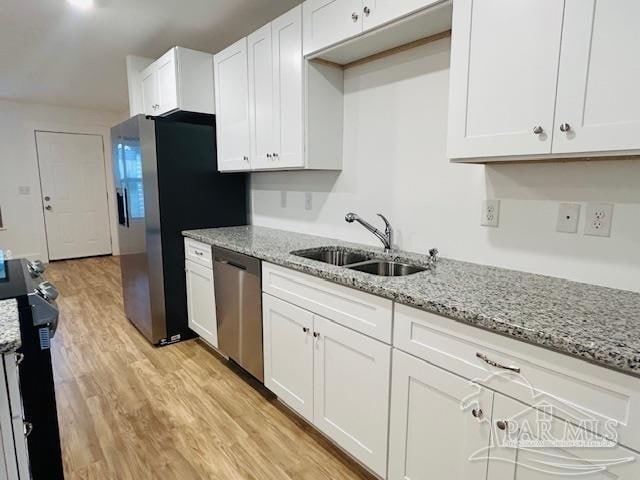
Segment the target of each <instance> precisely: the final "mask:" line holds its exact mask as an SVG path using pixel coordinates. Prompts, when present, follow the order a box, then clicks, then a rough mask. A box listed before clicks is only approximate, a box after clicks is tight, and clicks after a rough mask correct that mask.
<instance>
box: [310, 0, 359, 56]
mask: <svg viewBox="0 0 640 480" xmlns="http://www.w3.org/2000/svg"><path fill="white" fill-rule="evenodd" d="M362 1H363V0H306V2H304V3H303V4H302V15H303V21H304V29H303V31H304V54H305V55H308V54H309V53H312V52H316V51H318V50H322V49H323V48H325V47H328V46H330V45H333V44H334V43H339V42H341V41H342V40H346V39H347V38H349V37H353V36H355V35H358V34H359V33H362Z"/></svg>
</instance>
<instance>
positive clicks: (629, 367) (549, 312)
mask: <svg viewBox="0 0 640 480" xmlns="http://www.w3.org/2000/svg"><path fill="white" fill-rule="evenodd" d="M183 233H184V235H185V236H187V237H190V238H193V239H195V240H198V241H201V242H204V243H208V244H211V245H215V246H219V247H223V248H227V249H230V250H234V251H236V252H240V253H244V254H246V255H251V256H254V257H257V258H260V259H262V260H265V261H268V262H272V263H275V264H278V265H282V266H285V267H289V268H292V269H295V270H299V271H302V272H305V273H309V274H311V275H315V276H318V277H322V278H325V279H327V280H330V281H332V282H335V283H339V284H342V285H347V286H349V287H353V288H357V289H359V290H363V291H365V292H369V293H372V294H374V295H379V296H381V297H386V298H390V299H392V300H395V301H397V302H399V303H402V304H405V305H409V306H412V307H416V308H420V309H423V310H427V311H430V312H433V313H437V314H440V315H445V316H448V317H451V318H453V319H455V320H458V321H461V322H464V323H468V324H470V325H474V326H478V327H482V328H485V329H488V330H492V331H495V332H497V333H501V334H504V335H508V336H510V337H514V338H516V339H520V340H524V341H527V342H530V343H533V344H536V345H540V346H542V347H546V348H550V349H553V350H556V351H559V352H561V353H565V354H569V355H573V356H576V357H579V358H582V359H585V360H588V361H591V362H594V363H597V364H600V365H603V366H606V367H609V368H613V369H616V370H619V371H622V372H624V373H628V374H631V375H635V376H640V293H634V292H629V291H624V290H616V289H612V288H605V287H598V286H595V285H588V284H584V283H577V282H571V281H568V280H563V279H560V278H555V277H547V276H543V275H534V274H531V273H524V272H518V271H514V270H506V269H502V268H495V267H488V266H485V265H478V264H473V263H466V262H459V261H455V260H449V259H445V258H441V259H439V260H438V263H437V266H436V267H435V268H430V269H429V270H427V271H424V272H421V273H416V274H414V275H409V276H407V277H395V278H393V277H392V278H390V277H378V276H375V275H370V274H367V273H362V272H357V271H353V270H349V269H346V268H343V267H336V266H333V265H327V264H324V263H321V262H317V261H313V260H307V259H305V258H301V257H298V256H295V255H292V254H291V253H290V252H292V251H295V250H304V249H308V248H313V247H320V246H336V245H337V246H341V247H344V248H355V249H361V250H365V251H368V252H371V251H375V256H376V257H380V258H390V257H393V258H399V259H401V260H407V261H410V262H412V263H419V264H422V265H424V266H427V265H429V261H428V260H429V259H428V257H427V256H425V255H419V254H412V253H405V252H397V253H394V254H391V255H389V254H385V253H383V251H382V249H380V248H374V247H368V246H363V245H359V244H353V243H348V242H343V241H339V240H334V239H330V238H324V237H317V236H312V235H304V234H298V233H293V232H288V231H283V230H274V229H269V228H264V227H254V226H247V227H228V228H216V229H204V230H191V231H186V232H183Z"/></svg>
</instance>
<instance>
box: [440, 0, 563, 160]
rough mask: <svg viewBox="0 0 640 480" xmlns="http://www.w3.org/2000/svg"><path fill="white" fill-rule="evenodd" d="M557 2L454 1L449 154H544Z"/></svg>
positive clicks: (551, 103)
mask: <svg viewBox="0 0 640 480" xmlns="http://www.w3.org/2000/svg"><path fill="white" fill-rule="evenodd" d="M563 4H564V2H560V1H558V0H525V1H517V2H513V1H509V0H456V1H455V2H454V5H453V28H452V30H453V34H452V35H453V36H452V44H451V73H450V75H451V78H450V92H449V134H448V135H449V139H448V155H449V157H451V158H465V157H490V156H506V155H528V154H544V153H550V152H551V140H552V130H553V114H554V107H555V91H556V79H557V72H558V57H559V54H560V39H561V33H562V14H563Z"/></svg>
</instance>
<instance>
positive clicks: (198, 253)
mask: <svg viewBox="0 0 640 480" xmlns="http://www.w3.org/2000/svg"><path fill="white" fill-rule="evenodd" d="M193 253H195V254H196V255H198V256H199V257H201V256H202V255H204V253H202V252H201V251H199V250H194V251H193Z"/></svg>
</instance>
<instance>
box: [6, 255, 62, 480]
mask: <svg viewBox="0 0 640 480" xmlns="http://www.w3.org/2000/svg"><path fill="white" fill-rule="evenodd" d="M44 269H45V267H44V265H43V264H42V263H41V262H37V261H36V262H29V261H27V260H8V261H5V263H4V269H0V300H7V299H12V298H13V299H15V300H16V301H17V302H18V313H19V318H20V337H21V343H22V345H21V347H20V348H19V349H18V351H17V353H19V354H22V355H23V359H22V362H21V363H20V367H19V371H20V389H21V393H22V402H23V409H24V417H25V418H24V420H25V421H26V422H28V423H30V424H31V425H32V426H33V428H32V430H31V431H30V433H29V435H28V437H27V445H28V449H29V465H30V468H31V477H32V479H33V480H40V479H42V480H58V479H63V478H64V473H63V467H62V453H61V449H60V433H59V428H58V416H57V407H56V395H55V388H54V382H53V369H52V365H51V352H50V349H49V348H50V342H51V338H52V337H53V335H54V334H55V331H56V328H57V325H58V307H57V304H56V298H57V297H58V291H57V290H56V288H55V287H54V286H53V285H52V284H51V283H49V282H46V281H44V279H43V278H42V276H41V274H42V273H43V272H44Z"/></svg>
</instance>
